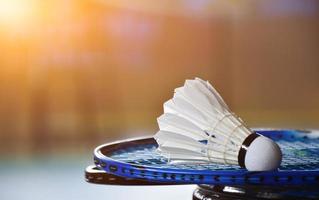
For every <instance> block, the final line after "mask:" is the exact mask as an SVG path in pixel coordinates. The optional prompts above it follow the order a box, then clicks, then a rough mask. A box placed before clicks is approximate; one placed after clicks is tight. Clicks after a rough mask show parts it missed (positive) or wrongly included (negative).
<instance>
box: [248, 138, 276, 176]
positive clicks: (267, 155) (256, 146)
mask: <svg viewBox="0 0 319 200" xmlns="http://www.w3.org/2000/svg"><path fill="white" fill-rule="evenodd" d="M250 138H251V141H250V144H249V146H248V147H247V148H246V152H245V156H244V161H243V162H244V163H242V165H244V167H245V168H246V169H247V170H248V171H271V170H275V169H277V168H278V167H279V166H280V164H281V160H282V153H281V150H280V148H279V146H278V145H277V144H276V143H275V142H274V141H273V140H271V139H269V138H267V137H264V136H260V135H258V134H255V133H253V134H252V136H251V137H250ZM248 139H249V138H248Z"/></svg>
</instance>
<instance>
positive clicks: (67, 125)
mask: <svg viewBox="0 0 319 200" xmlns="http://www.w3.org/2000/svg"><path fill="white" fill-rule="evenodd" d="M318 20H319V1H316V0H307V1H304V0H265V1H257V0H246V1H243V0H240V1H232V0H226V1H220V0H218V1H210V0H177V1H168V0H162V1H152V2H150V1H146V0H137V1H133V2H132V1H127V0H117V1H113V0H110V1H108V0H77V1H76V0H68V1H63V0H48V1H40V0H1V1H0V52H1V53H0V155H1V157H3V158H7V157H11V159H14V160H15V159H17V160H19V159H22V160H29V161H31V163H32V158H33V157H34V156H48V155H49V156H56V155H58V156H59V155H64V156H65V155H71V157H72V155H78V156H80V157H81V158H83V159H84V160H86V159H87V161H84V162H83V163H84V165H85V164H86V163H87V162H89V161H88V160H91V157H89V156H91V152H92V150H93V148H94V147H95V146H96V145H99V144H101V143H104V142H108V141H112V140H114V139H123V138H129V137H134V136H140V135H153V134H154V133H155V132H156V131H157V122H156V117H158V116H159V115H160V114H161V113H162V104H163V102H164V101H166V100H168V99H169V98H171V96H172V95H173V89H174V88H176V87H178V86H181V85H182V84H183V82H184V80H185V79H187V78H194V77H201V78H203V79H207V80H209V81H210V82H211V83H212V84H213V85H214V86H215V87H216V88H217V90H218V91H219V92H220V93H221V95H222V96H223V97H224V99H225V100H226V102H227V103H228V104H229V105H230V107H231V108H232V109H233V111H234V112H236V113H237V114H238V115H239V116H241V118H242V119H244V120H245V121H246V122H247V124H248V125H250V126H252V127H280V128H281V127H288V128H318V127H319V123H318V121H319V55H318V53H319V37H318V36H319V23H318ZM2 161H3V160H2ZM2 163H4V162H2ZM13 165H14V166H15V164H13ZM78 167H79V168H81V170H82V169H83V167H84V166H81V165H79V166H78ZM3 173H4V172H3ZM81 178H82V177H81Z"/></svg>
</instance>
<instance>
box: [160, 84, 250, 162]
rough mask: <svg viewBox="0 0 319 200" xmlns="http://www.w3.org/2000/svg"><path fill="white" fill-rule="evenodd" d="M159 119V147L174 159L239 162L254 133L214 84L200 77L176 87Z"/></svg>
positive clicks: (165, 154)
mask: <svg viewBox="0 0 319 200" xmlns="http://www.w3.org/2000/svg"><path fill="white" fill-rule="evenodd" d="M157 121H158V125H159V128H160V130H159V131H158V132H157V133H156V135H155V136H154V138H155V139H156V141H157V143H158V145H159V147H158V150H159V151H160V152H161V153H162V155H164V156H165V157H167V158H168V159H169V160H170V161H171V162H174V161H178V162H203V161H208V162H215V163H224V164H238V151H239V149H240V147H241V145H242V143H243V141H244V140H245V138H246V137H247V136H248V135H250V134H251V133H252V131H251V130H250V129H249V128H247V127H246V126H245V124H244V123H243V121H242V120H241V119H240V118H238V117H237V116H236V115H235V114H234V113H232V112H231V111H230V110H229V108H228V106H227V105H226V103H225V102H224V100H223V99H222V97H221V96H220V95H219V94H218V92H217V91H216V90H215V89H214V88H213V87H212V85H211V84H210V83H209V82H206V81H203V80H201V79H199V78H195V80H186V81H185V84H184V86H183V87H180V88H176V89H175V93H174V96H173V98H172V99H170V100H168V101H167V102H165V103H164V114H163V115H161V116H160V117H159V118H158V120H157Z"/></svg>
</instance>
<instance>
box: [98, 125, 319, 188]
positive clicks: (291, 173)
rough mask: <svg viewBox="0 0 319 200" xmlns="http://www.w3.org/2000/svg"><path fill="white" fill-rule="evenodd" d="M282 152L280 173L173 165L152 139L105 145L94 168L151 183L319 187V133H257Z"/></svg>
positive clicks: (237, 168)
mask: <svg viewBox="0 0 319 200" xmlns="http://www.w3.org/2000/svg"><path fill="white" fill-rule="evenodd" d="M256 132H258V133H259V134H262V135H264V136H266V137H270V138H271V139H273V140H275V141H276V142H277V143H278V144H279V146H280V147H281V148H282V151H283V163H282V165H281V167H280V168H279V169H278V170H275V171H265V172H251V171H247V170H246V169H242V168H239V167H238V166H234V165H220V164H209V163H203V164H198V163H193V164H186V165H178V164H175V165H172V164H170V163H168V162H167V160H166V159H165V158H164V157H162V156H161V155H160V154H159V153H158V152H157V151H156V148H157V143H156V141H155V140H154V139H153V138H152V137H146V138H139V139H131V140H124V141H118V142H114V143H109V144H104V145H101V146H99V147H97V148H96V149H95V151H94V163H95V165H96V166H97V167H98V168H100V169H103V170H104V171H106V172H107V173H111V174H114V175H117V176H121V177H126V178H133V179H142V180H146V181H152V182H154V181H155V182H161V183H170V184H172V183H176V184H212V185H283V184H285V185H313V184H316V185H319V131H315V130H314V131H308V130H307V131H305V130H270V129H257V130H256Z"/></svg>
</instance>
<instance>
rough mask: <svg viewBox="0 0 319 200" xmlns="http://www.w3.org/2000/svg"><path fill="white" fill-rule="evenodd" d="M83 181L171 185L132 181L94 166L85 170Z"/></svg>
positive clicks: (114, 183)
mask: <svg viewBox="0 0 319 200" xmlns="http://www.w3.org/2000/svg"><path fill="white" fill-rule="evenodd" d="M85 180H86V181H87V182H88V183H95V184H102V185H135V186H146V185H171V184H173V183H171V184H170V183H165V182H154V181H146V180H142V179H132V178H126V177H121V176H116V175H114V174H111V173H108V172H106V171H104V170H103V169H99V168H98V167H97V166H95V165H89V166H87V167H86V169H85Z"/></svg>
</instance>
